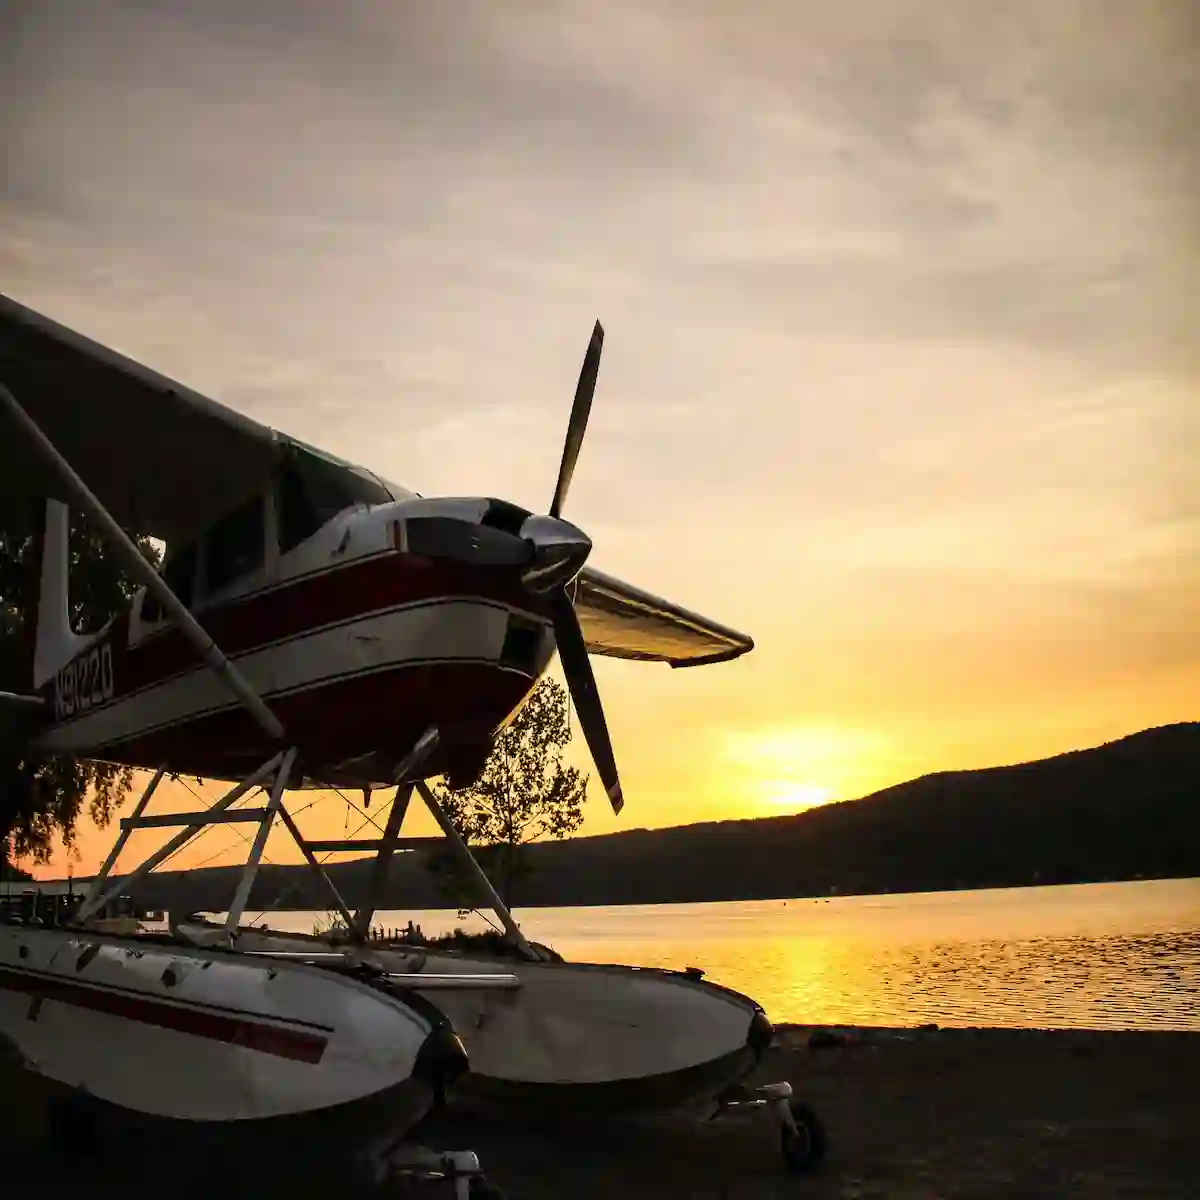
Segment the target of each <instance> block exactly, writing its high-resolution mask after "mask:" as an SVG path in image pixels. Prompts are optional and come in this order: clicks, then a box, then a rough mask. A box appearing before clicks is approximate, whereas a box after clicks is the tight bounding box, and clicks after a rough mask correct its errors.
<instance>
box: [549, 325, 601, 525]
mask: <svg viewBox="0 0 1200 1200" xmlns="http://www.w3.org/2000/svg"><path fill="white" fill-rule="evenodd" d="M603 347H604V329H603V328H602V326H601V325H600V322H599V321H597V322H596V326H595V328H594V329H593V330H592V340H591V341H590V342H589V343H588V348H587V354H585V355H584V357H583V368H582V370H581V371H580V372H579V383H578V385H577V386H576V388H575V403H574V404H573V405H572V406H571V419H570V421H569V422H568V423H567V436H566V439H565V440H564V442H563V454H562V462H561V463H559V467H558V483H557V484H556V485H555V488H554V500H553V501H552V502H551V504H550V515H551V516H552V517H557V516H560V515H561V514H562V507H563V505H564V504H565V503H566V502H567V492H568V491H569V490H570V487H571V476H572V475H574V474H575V461H576V459H578V458H579V448H580V446H582V445H583V435H584V433H585V431H586V430H587V423H588V414H589V413H590V412H591V411H592V395H593V393H594V392H595V390H596V374H597V372H598V371H599V370H600V351H601V350H602V349H603Z"/></svg>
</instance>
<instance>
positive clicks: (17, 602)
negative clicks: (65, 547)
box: [0, 502, 159, 863]
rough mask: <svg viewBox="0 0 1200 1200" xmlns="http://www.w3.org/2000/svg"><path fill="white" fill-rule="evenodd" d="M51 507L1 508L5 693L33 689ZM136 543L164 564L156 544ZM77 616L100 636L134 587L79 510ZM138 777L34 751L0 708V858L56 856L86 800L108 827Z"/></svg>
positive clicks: (74, 584)
mask: <svg viewBox="0 0 1200 1200" xmlns="http://www.w3.org/2000/svg"><path fill="white" fill-rule="evenodd" d="M43 512H44V505H43V504H42V503H41V502H38V503H37V504H36V505H35V506H31V507H30V508H29V509H28V510H24V511H23V510H22V509H21V507H20V506H15V507H6V508H4V509H3V510H0V691H10V692H27V691H28V690H29V688H30V686H31V679H30V671H31V665H32V659H31V653H32V636H33V629H32V622H33V619H34V614H35V613H36V606H37V589H38V576H39V573H40V564H41V539H40V533H41V527H42V513H43ZM135 540H136V541H137V544H138V546H139V548H140V549H141V551H142V553H143V554H145V555H146V557H147V558H148V559H150V561H151V562H153V563H155V564H156V565H157V563H158V561H159V551H158V548H157V547H156V546H155V545H154V544H153V543H152V542H151V541H150V540H149V539H148V538H146V537H136V538H135ZM70 545H71V550H70V566H69V580H70V584H69V587H70V596H71V618H72V622H73V624H74V626H75V628H76V629H78V630H79V631H80V632H81V633H94V632H95V631H96V630H98V629H99V628H100V627H101V626H102V625H103V624H104V622H105V621H106V620H108V617H109V615H110V614H111V613H113V612H114V611H119V610H120V609H121V607H122V606H123V605H124V604H125V603H126V601H128V599H129V597H130V596H131V595H132V594H133V592H134V590H135V586H136V585H134V584H132V583H131V582H130V581H129V579H128V578H127V577H126V576H125V574H124V572H123V571H122V570H121V568H120V566H119V565H118V564H117V560H116V557H115V556H114V555H113V554H112V552H111V550H109V548H108V546H107V545H106V543H105V542H104V541H103V539H102V538H101V537H100V535H99V534H98V533H96V532H94V531H93V530H91V529H90V528H89V527H88V526H87V524H86V522H85V521H84V519H83V518H82V516H81V515H79V514H77V513H75V512H72V514H71V543H70ZM132 783H133V773H132V772H131V771H130V770H129V769H128V768H127V767H118V766H114V765H112V764H111V763H98V762H89V761H85V760H74V759H69V758H40V757H37V756H33V755H30V754H29V753H28V752H27V742H26V740H25V738H24V737H23V736H22V726H21V722H20V720H19V719H14V716H13V714H12V713H11V712H10V713H5V712H3V711H2V710H0V863H3V861H4V860H5V859H6V858H23V857H26V856H29V857H32V858H33V859H34V861H35V862H41V863H44V862H46V861H48V859H49V857H50V847H51V842H52V839H53V838H54V835H55V834H59V835H60V836H61V837H62V839H63V842H64V843H65V844H66V845H67V847H68V848H72V847H73V846H74V842H75V826H76V822H77V821H78V819H79V814H80V812H81V811H83V807H84V803H85V801H87V805H88V808H87V811H88V815H89V816H90V817H91V818H92V820H93V821H95V822H96V824H97V825H100V826H101V827H103V826H105V825H107V824H108V822H109V821H110V820H111V818H112V814H113V813H114V812H115V811H116V809H117V807H118V806H119V805H120V803H121V801H122V800H123V798H124V796H125V793H126V792H128V790H129V788H130V787H131V786H132Z"/></svg>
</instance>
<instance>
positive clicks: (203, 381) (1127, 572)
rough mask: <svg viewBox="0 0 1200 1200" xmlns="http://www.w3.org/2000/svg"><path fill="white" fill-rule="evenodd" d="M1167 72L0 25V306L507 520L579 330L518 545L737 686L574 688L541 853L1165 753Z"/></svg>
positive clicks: (1172, 20)
mask: <svg viewBox="0 0 1200 1200" xmlns="http://www.w3.org/2000/svg"><path fill="white" fill-rule="evenodd" d="M1197 61H1200V10H1197V8H1196V6H1195V5H1194V4H1192V3H1190V2H1189V0H1178V2H1175V3H1167V2H1155V0H1141V2H1140V3H1138V4H1129V3H1125V2H1123V0H1080V2H1075V0H1030V2H1024V0H1015V2H1014V3H1010V4H1007V5H1003V6H996V5H991V4H987V3H983V2H973V0H957V2H956V3H953V4H949V3H944V2H939V0H907V2H905V0H842V3H839V4H837V5H828V4H819V3H815V2H807V0H778V2H776V0H763V2H761V3H759V4H755V5H734V4H729V3H715V2H703V0H693V2H683V0H662V2H661V3H652V2H649V0H645V2H638V3H628V4H625V3H612V4H606V5H594V4H589V3H586V2H584V0H580V2H578V3H516V2H514V3H509V4H505V5H495V4H486V3H465V2H464V3H458V4H453V5H451V4H435V3H425V4H419V3H411V4H404V5H388V4H380V3H378V0H339V3H337V4H326V3H318V2H316V0H287V2H286V3H285V2H283V0H207V2H206V3H205V4H202V5H187V6H184V5H168V4H153V3H132V2H126V3H113V2H110V0H89V3H87V4H86V5H84V4H78V3H75V4H72V3H69V2H64V0H16V2H15V3H13V2H12V0H10V3H8V4H7V5H6V6H5V7H4V9H3V13H2V15H0V290H3V291H5V292H6V293H8V294H10V295H12V296H14V297H15V298H17V299H19V300H21V301H22V302H24V303H26V304H29V305H31V306H32V307H35V308H38V309H40V310H42V311H44V312H46V313H47V314H49V315H51V316H53V317H54V318H56V319H57V320H59V321H62V322H64V323H66V324H68V325H71V326H73V327H75V328H78V329H80V330H81V331H82V332H85V333H87V334H88V335H90V336H92V337H94V338H97V339H98V340H100V341H102V342H105V343H107V344H109V345H112V346H114V347H115V348H117V349H119V350H121V351H123V352H124V353H127V354H130V355H132V356H133V357H135V358H137V359H139V360H141V361H144V362H146V363H148V364H149V365H151V366H153V367H155V368H156V369H158V370H160V371H163V372H165V373H166V374H168V375H172V376H174V377H175V378H178V379H180V380H181V381H183V382H185V383H187V384H189V385H190V386H192V387H195V388H197V389H198V390H200V391H202V392H204V393H206V394H208V395H211V396H213V397H215V398H217V399H220V400H222V401H223V402H225V403H227V404H230V405H232V406H233V407H235V408H238V409H240V410H242V411H244V412H247V413H249V414H250V415H252V416H254V417H256V418H257V419H259V420H260V421H264V422H266V423H268V424H271V425H273V426H276V427H278V428H281V429H283V430H285V431H286V432H288V433H291V434H294V435H296V436H298V437H300V438H302V439H304V440H306V441H309V442H312V443H315V444H317V445H320V446H323V447H325V448H326V449H328V450H330V451H333V452H335V453H337V454H339V455H342V456H343V457H346V458H350V459H352V460H354V461H358V462H361V463H363V464H365V465H367V466H369V467H371V468H372V469H374V470H376V471H378V472H379V473H380V474H382V475H385V476H387V477H389V478H392V479H395V480H397V481H398V482H401V483H403V484H405V485H406V486H409V487H412V488H414V489H415V490H417V491H420V492H422V493H423V494H426V495H436V494H451V495H453V494H468V495H495V496H501V497H505V498H507V499H510V500H512V501H514V502H516V503H519V504H523V505H525V506H527V507H530V508H533V509H537V510H543V511H544V510H545V508H546V507H547V505H548V504H549V500H550V496H551V493H552V491H553V487H554V478H555V474H556V471H557V466H558V459H559V455H560V451H561V442H562V437H563V434H564V431H565V425H566V420H567V414H568V411H569V407H570V402H571V397H572V394H573V390H574V385H575V380H576V376H577V374H578V370H579V365H580V362H581V361H582V357H583V352H584V349H585V347H586V344H587V339H588V335H589V333H590V330H591V325H592V322H593V320H594V319H596V318H597V317H599V318H600V319H601V320H602V321H603V323H604V325H605V329H606V332H607V339H606V343H605V349H604V358H603V362H602V365H601V369H600V380H599V384H598V388H597V392H596V400H595V405H594V408H593V412H592V419H591V424H590V426H589V430H588V436H587V441H586V443H585V446H584V449H583V453H582V455H581V458H580V461H579V465H578V468H577V470H576V474H575V480H574V484H573V488H572V492H571V496H570V501H569V505H568V510H567V512H566V514H565V515H567V516H569V517H570V519H572V520H573V521H575V522H577V523H578V524H579V525H581V526H582V527H583V528H584V529H585V530H586V531H587V532H588V533H589V534H590V535H591V537H592V539H593V541H594V543H595V550H594V552H593V556H592V562H593V564H594V565H596V566H597V567H599V568H600V569H602V570H604V571H607V572H610V573H612V574H616V575H619V576H621V577H622V578H625V579H627V580H629V581H630V582H633V583H636V584H638V585H639V586H641V587H644V588H646V589H648V590H650V591H653V592H656V593H658V594H660V595H664V596H667V597H670V598H671V599H673V600H676V601H678V602H679V603H682V604H684V605H685V606H687V607H690V608H693V609H696V610H699V611H701V612H704V613H705V614H707V615H709V616H712V617H714V618H715V619H717V620H719V621H722V622H724V623H726V624H729V625H733V626H734V627H736V628H739V629H743V630H745V631H746V632H748V633H750V634H751V635H752V636H753V637H754V638H755V642H756V648H755V650H754V651H753V653H751V654H750V655H748V656H746V657H745V658H743V659H741V660H739V661H737V662H734V663H729V664H722V665H718V666H713V667H709V668H704V669H700V670H691V671H678V672H675V671H671V670H669V669H668V668H666V667H663V666H660V665H649V664H637V663H623V662H614V661H610V660H594V662H595V667H596V674H597V678H598V681H599V684H600V687H601V690H602V693H603V696H604V699H605V705H606V709H607V713H608V719H609V725H610V728H611V731H612V737H613V742H614V745H615V748H616V751H617V757H618V762H619V764H620V767H621V772H622V778H623V782H624V790H625V796H626V808H625V811H624V813H623V814H622V815H621V817H620V818H616V817H614V816H613V815H612V814H611V812H610V811H609V810H608V808H607V805H606V803H605V801H604V798H603V795H602V793H601V790H600V789H599V788H598V787H597V788H595V789H594V791H595V796H594V798H593V799H591V800H590V801H589V804H588V808H587V821H586V823H585V826H584V832H585V833H605V832H610V831H613V830H617V829H623V828H632V827H637V826H656V825H673V824H680V823H684V822H688V821H694V820H710V819H717V818H725V817H753V816H761V815H768V814H779V813H784V812H792V811H797V810H798V809H802V808H804V807H807V806H809V805H811V804H813V803H817V802H821V801H824V800H827V799H849V798H853V797H855V796H859V795H863V794H865V793H868V792H870V791H872V790H875V789H877V788H879V787H882V786H886V785H888V784H892V783H896V782H899V781H901V780H903V779H906V778H910V777H912V776H915V775H919V774H922V773H925V772H928V771H932V770H941V769H952V768H965V767H981V766H988V765H995V764H998V763H1006V762H1014V761H1022V760H1026V759H1029V758H1034V757H1039V756H1043V755H1046V754H1051V753H1056V752H1059V751H1062V750H1067V749H1072V748H1077V747H1081V746H1087V745H1094V744H1098V743H1100V742H1103V741H1105V740H1109V739H1112V738H1114V737H1119V736H1122V735H1123V734H1126V733H1130V732H1133V731H1135V730H1138V729H1141V728H1145V727H1147V726H1151V725H1158V724H1164V723H1168V722H1172V721H1178V720H1188V719H1193V718H1195V717H1196V715H1197V713H1196V707H1195V698H1196V696H1197V695H1200V623H1198V622H1197V621H1196V619H1195V614H1196V612H1197V606H1198V602H1200V554H1198V553H1197V551H1198V550H1200V491H1198V489H1197V485H1196V483H1195V468H1196V466H1197V462H1198V460H1200V404H1197V390H1198V388H1197V385H1198V383H1200V339H1198V338H1197V336H1196V332H1195V328H1196V326H1195V320H1196V317H1195V314H1196V312H1197V310H1198V308H1200V212H1198V208H1200V199H1198V198H1200V140H1197V138H1196V137H1195V129H1196V126H1197V122H1198V121H1200V72H1198V71H1197V70H1196V63H1197ZM577 740H578V741H580V742H581V739H577ZM575 757H576V759H577V761H579V762H580V763H581V764H583V765H586V757H585V755H584V752H583V750H582V747H581V746H580V748H579V750H578V753H576V755H575ZM207 792H208V794H209V795H213V794H215V789H213V788H208V789H207ZM168 803H172V804H175V805H176V807H180V806H182V807H185V808H186V807H195V803H194V801H192V800H191V799H190V798H189V797H186V796H185V795H183V794H182V793H179V792H178V789H176V791H175V792H174V793H172V795H171V796H170V797H168ZM326 807H327V808H328V812H326V811H325V808H326ZM345 815H346V810H345V806H344V805H343V804H341V802H340V801H337V800H336V799H335V800H333V801H331V802H330V804H329V805H328V806H318V809H316V810H314V811H313V813H312V814H309V815H308V816H307V818H306V819H307V820H309V821H310V822H312V823H310V824H309V825H308V826H307V828H308V829H309V831H310V832H311V831H313V830H315V829H321V830H323V831H325V832H324V836H326V837H328V836H340V834H339V833H337V832H335V830H338V831H340V830H341V829H342V827H343V824H344V821H345ZM352 827H353V826H352V825H351V828H352ZM413 828H414V830H415V831H417V832H420V831H421V826H420V823H419V822H418V823H416V824H414V826H413ZM138 836H139V837H143V836H145V837H149V836H150V835H149V834H146V835H138ZM314 836H315V835H314ZM110 837H111V834H101V833H97V832H96V831H94V830H91V829H90V828H85V829H83V830H82V831H81V840H80V854H81V857H80V859H79V860H78V862H77V863H76V864H75V870H76V872H77V873H82V872H84V871H86V870H88V869H91V868H92V867H94V866H95V864H96V862H97V861H98V857H99V856H102V854H103V852H104V850H105V848H106V843H107V841H108V840H109V838H110ZM219 838H225V839H226V840H227V841H228V842H229V843H230V849H229V851H228V853H227V856H226V857H225V858H220V857H218V858H217V859H216V860H215V861H219V862H220V861H230V862H232V861H235V860H236V858H237V854H238V851H239V849H240V850H241V852H242V853H244V846H242V844H241V842H239V841H238V840H237V838H236V837H235V836H234V835H233V831H232V829H226V830H218V831H214V833H213V834H212V835H211V837H209V838H207V839H206V840H205V841H204V842H203V843H202V844H201V845H200V846H199V847H198V848H197V850H196V852H195V854H194V855H193V856H192V857H191V858H190V859H189V860H188V861H193V862H199V861H201V859H202V858H204V857H207V856H208V855H209V854H211V853H212V852H214V851H219V850H220V843H219V841H218V839H219ZM212 843H217V844H212ZM269 852H270V853H273V854H277V855H278V858H279V860H287V859H288V858H289V857H291V858H294V857H295V854H294V853H292V854H291V855H290V856H289V854H288V853H287V851H286V848H285V847H284V846H283V845H282V844H280V845H278V846H277V845H276V843H275V841H274V840H273V841H272V843H271V848H270V851H269ZM181 857H182V856H181ZM65 863H66V858H65V856H64V855H61V854H59V855H56V859H55V863H54V864H52V868H53V869H52V871H51V873H55V871H58V872H61V870H63V869H65Z"/></svg>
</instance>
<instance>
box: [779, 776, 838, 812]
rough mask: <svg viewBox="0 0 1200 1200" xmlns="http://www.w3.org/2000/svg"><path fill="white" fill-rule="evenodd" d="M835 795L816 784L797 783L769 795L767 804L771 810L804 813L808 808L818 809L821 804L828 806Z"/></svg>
mask: <svg viewBox="0 0 1200 1200" xmlns="http://www.w3.org/2000/svg"><path fill="white" fill-rule="evenodd" d="M833 798H834V797H833V794H832V793H831V792H830V790H829V789H828V788H826V787H821V786H820V785H819V784H815V783H797V784H792V785H790V786H783V787H780V788H779V789H778V790H772V791H770V792H768V793H767V795H766V797H765V799H766V803H767V804H768V805H769V806H770V807H771V808H779V809H782V810H783V811H784V812H802V811H803V810H804V809H806V808H816V807H817V805H819V804H828V803H829V801H830V800H832V799H833Z"/></svg>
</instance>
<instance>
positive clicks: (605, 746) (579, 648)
mask: <svg viewBox="0 0 1200 1200" xmlns="http://www.w3.org/2000/svg"><path fill="white" fill-rule="evenodd" d="M603 347H604V329H603V327H602V326H601V324H600V322H599V321H597V322H596V324H595V327H594V328H593V329H592V338H591V341H590V342H589V343H588V348H587V354H585V355H584V359H583V367H582V369H581V370H580V372H579V383H578V385H577V386H576V388H575V402H574V404H572V405H571V419H570V420H569V421H568V422H567V436H566V438H565V439H564V440H563V453H562V462H561V463H560V464H559V468H558V482H557V483H556V484H555V487H554V499H553V500H552V501H551V502H550V515H549V517H530V518H529V519H528V520H527V521H526V522H525V525H524V526H523V527H522V530H521V532H522V534H523V535H525V536H526V537H528V538H530V540H531V541H532V542H533V544H534V546H535V548H536V549H535V551H534V561H533V563H532V564H531V565H530V566H529V567H527V568H526V570H525V572H524V579H525V585H526V587H529V588H531V589H532V590H534V591H544V592H546V593H548V598H549V600H550V612H551V615H552V618H553V621H554V640H555V643H556V644H557V646H558V658H559V661H560V662H561V663H562V668H563V674H564V675H565V676H566V680H567V690H568V691H569V692H570V693H571V702H572V703H573V704H574V705H575V712H576V713H577V714H578V716H579V724H580V726H581V727H582V729H583V736H584V739H585V741H586V742H587V744H588V749H589V750H590V751H591V754H592V760H593V761H594V762H595V764H596V770H597V771H598V772H599V773H600V782H601V783H602V784H603V785H604V790H605V792H606V793H607V795H608V800H609V803H610V804H611V805H612V808H613V812H615V813H619V812H620V811H621V808H622V806H623V805H624V803H625V799H624V797H623V796H622V794H621V780H620V776H619V775H618V774H617V760H616V757H615V756H614V754H613V748H612V739H611V738H610V737H609V735H608V722H607V721H606V720H605V719H604V706H603V705H602V704H601V702H600V690H599V688H597V687H596V677H595V675H594V674H593V673H592V663H591V659H590V658H589V657H588V652H587V645H586V644H585V642H584V639H583V630H582V629H581V628H580V626H579V615H578V614H577V613H576V611H575V603H574V601H573V600H572V598H571V595H570V593H569V592H568V591H567V588H568V587H569V586H570V585H571V583H572V582H573V581H574V579H575V577H576V576H577V575H578V574H579V572H580V570H581V569H582V567H583V564H584V561H585V560H586V559H587V556H588V554H589V553H590V551H591V548H592V543H591V540H590V539H589V538H588V537H587V535H586V534H585V533H584V532H583V531H582V530H581V529H578V528H576V527H575V526H574V525H571V524H570V523H569V522H567V521H564V520H563V519H562V509H563V505H564V503H565V502H566V499H567V492H568V491H569V490H570V487H571V478H572V476H573V475H574V474H575V463H576V462H577V461H578V459H579V450H580V447H581V446H582V445H583V435H584V433H585V432H586V430H587V422H588V415H589V414H590V413H591V411H592V396H593V395H594V394H595V391H596V375H597V373H598V371H599V369H600V351H601V350H602V349H603Z"/></svg>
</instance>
